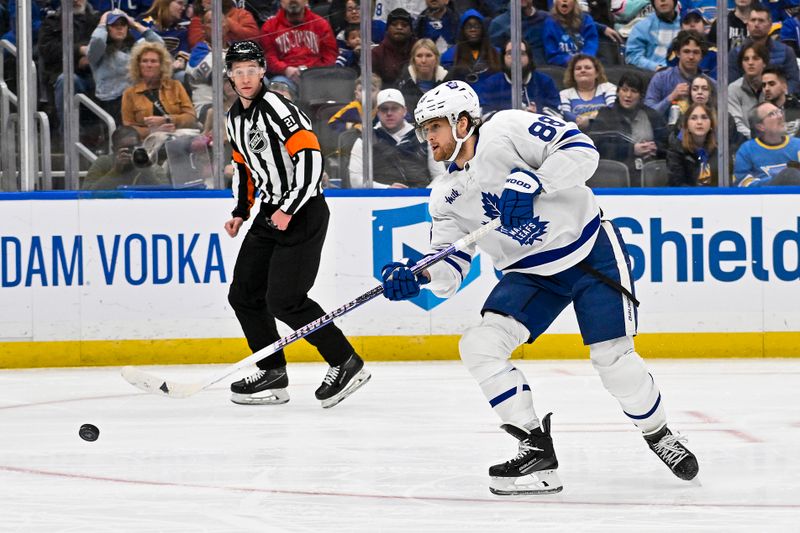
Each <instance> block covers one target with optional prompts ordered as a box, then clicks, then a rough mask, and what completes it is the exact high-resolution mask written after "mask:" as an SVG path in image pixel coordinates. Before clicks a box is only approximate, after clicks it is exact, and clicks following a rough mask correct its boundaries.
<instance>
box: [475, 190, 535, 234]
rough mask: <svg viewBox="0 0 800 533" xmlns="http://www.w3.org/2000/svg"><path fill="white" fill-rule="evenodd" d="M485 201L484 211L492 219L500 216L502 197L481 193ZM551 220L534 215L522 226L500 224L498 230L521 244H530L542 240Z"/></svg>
mask: <svg viewBox="0 0 800 533" xmlns="http://www.w3.org/2000/svg"><path fill="white" fill-rule="evenodd" d="M481 198H482V202H483V213H484V214H485V215H486V216H487V217H489V218H490V219H495V218H497V217H499V216H500V209H498V207H497V206H499V205H500V197H499V196H497V195H496V194H491V193H486V192H483V193H481ZM549 224H550V222H548V221H546V220H540V219H539V217H533V221H532V222H529V223H528V224H525V225H524V226H520V227H518V228H506V227H505V226H500V227H499V228H497V231H499V232H500V233H502V234H503V235H508V236H509V237H511V238H512V239H514V240H515V241H517V242H518V243H519V245H520V246H530V245H532V244H533V243H535V242H536V241H541V240H542V236H543V235H544V234H545V233H547V226H548V225H549Z"/></svg>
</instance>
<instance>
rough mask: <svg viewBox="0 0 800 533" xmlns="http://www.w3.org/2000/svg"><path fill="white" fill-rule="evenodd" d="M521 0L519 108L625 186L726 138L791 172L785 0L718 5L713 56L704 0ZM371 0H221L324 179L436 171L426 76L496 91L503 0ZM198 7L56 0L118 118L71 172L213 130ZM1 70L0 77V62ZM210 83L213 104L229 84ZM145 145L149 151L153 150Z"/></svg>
mask: <svg viewBox="0 0 800 533" xmlns="http://www.w3.org/2000/svg"><path fill="white" fill-rule="evenodd" d="M17 3H18V0H0V35H2V38H3V39H5V40H8V41H10V42H11V43H15V42H16V27H15V22H16V21H15V13H16V9H17ZM520 4H521V13H520V16H521V22H522V26H521V36H522V41H521V42H520V52H519V53H520V59H521V65H520V66H521V72H522V94H521V102H522V104H521V108H522V109H524V110H527V111H529V112H532V113H545V114H551V115H554V116H560V117H563V118H564V119H566V120H569V121H574V122H575V123H576V124H577V125H578V127H579V128H580V129H581V130H583V131H585V132H587V133H588V134H589V135H590V136H591V137H592V138H593V140H594V141H595V144H596V145H597V147H598V151H599V152H600V156H601V158H602V159H609V160H613V161H617V162H621V163H622V164H623V165H624V166H625V167H626V168H627V170H628V175H629V183H630V184H631V185H632V186H641V185H643V184H644V183H643V181H642V169H643V168H645V167H646V166H647V165H648V163H651V162H655V161H661V162H663V163H664V164H663V166H662V168H663V169H664V173H665V174H664V176H663V184H664V185H670V186H717V185H719V183H720V180H719V176H718V163H717V158H718V153H719V152H720V151H722V152H723V153H725V154H726V155H729V166H730V168H731V169H732V173H731V177H732V181H733V184H734V185H738V186H754V185H767V184H800V179H798V178H800V172H799V171H798V170H797V169H798V167H800V161H798V160H799V159H800V140H798V139H797V138H796V137H795V136H796V135H797V134H798V133H800V101H798V96H800V70H798V59H797V54H798V48H799V47H800V1H798V0H775V1H771V2H769V3H767V4H760V3H757V2H755V1H753V0H734V1H733V2H732V3H731V5H732V6H733V8H732V9H730V10H729V12H728V13H727V14H723V16H727V26H728V38H727V40H728V52H727V57H726V63H722V64H720V63H719V58H718V56H717V47H716V44H717V43H716V38H717V37H716V36H717V22H716V18H717V15H718V14H717V13H716V2H710V1H704V0H649V1H647V0H628V1H626V2H621V3H620V2H602V1H599V0H588V1H586V0H521V1H520ZM374 6H375V7H374V12H373V13H374V14H373V20H372V21H371V25H370V28H371V34H372V39H371V42H369V43H367V42H365V41H363V40H362V35H361V24H360V23H361V1H360V0H222V20H221V21H220V24H221V27H222V35H223V48H227V46H228V45H229V44H230V43H232V42H236V41H240V40H255V41H257V42H259V43H260V45H261V46H262V48H263V49H264V51H265V55H266V60H267V80H265V81H266V83H267V84H268V88H269V89H270V90H274V91H277V92H281V93H282V94H284V95H285V96H286V98H289V99H291V100H294V101H296V102H298V104H299V105H300V106H301V109H303V110H304V111H305V112H306V113H307V114H308V115H309V117H310V118H311V120H312V122H313V123H314V125H315V129H316V133H317V134H318V136H319V137H320V141H321V145H322V148H323V151H324V155H325V156H326V159H327V162H326V171H327V172H328V174H329V176H328V177H329V178H330V179H329V182H328V183H330V184H332V185H333V184H336V183H341V184H342V186H349V187H362V186H366V185H367V184H368V183H370V181H371V183H372V186H374V187H425V186H428V185H429V184H430V183H431V182H432V181H433V180H435V179H437V177H438V176H440V175H441V174H443V173H444V171H445V169H444V166H443V165H441V164H436V163H435V162H433V161H432V158H431V156H430V154H429V153H428V151H427V149H426V146H425V145H424V144H423V143H420V142H419V141H418V140H417V139H416V136H415V135H414V131H413V110H414V108H415V106H416V103H417V102H418V101H419V99H420V98H421V97H422V95H423V94H424V93H425V92H427V91H429V90H431V89H432V88H434V87H436V86H437V85H438V84H440V83H444V82H447V81H450V80H463V81H466V82H467V83H469V84H470V85H471V86H472V87H473V88H474V89H475V91H476V92H477V94H478V95H479V97H480V100H481V104H482V110H483V114H484V120H492V118H493V116H494V115H495V114H496V113H498V112H501V111H503V110H505V109H509V108H510V107H511V105H512V87H513V86H512V82H511V72H512V43H511V41H510V38H511V31H510V24H511V13H509V11H508V8H509V2H507V1H506V2H501V1H499V0H377V1H376V2H374ZM31 9H32V13H31V15H32V17H31V19H32V30H33V33H34V43H35V45H34V46H35V60H36V65H37V68H38V70H37V75H38V77H39V79H38V82H39V88H40V92H41V94H40V95H39V100H40V109H43V110H45V111H46V112H48V114H50V116H51V117H53V119H51V121H52V123H53V124H52V128H53V135H54V137H56V138H59V137H60V135H61V129H62V128H63V116H64V112H65V110H64V109H63V90H64V89H63V87H64V75H63V72H62V69H63V54H64V53H65V51H64V49H63V45H62V37H63V36H62V24H61V18H62V13H61V8H60V2H58V1H56V0H35V1H34V2H32V5H31ZM215 23H216V21H215V20H214V19H213V10H212V0H194V1H193V2H191V3H189V0H123V1H122V2H121V3H120V2H119V1H117V0H115V1H114V2H111V0H73V31H72V33H71V35H72V41H73V49H72V50H71V51H68V52H66V53H71V54H72V55H73V58H74V76H73V86H74V91H75V92H76V93H82V94H85V95H87V96H88V97H89V98H91V99H92V100H93V101H94V102H96V103H97V104H98V105H99V106H100V108H102V109H103V110H104V111H105V112H106V113H108V115H109V116H110V117H111V118H112V119H113V121H114V123H115V124H116V125H117V130H116V132H115V135H114V137H113V139H112V141H113V142H112V145H113V152H112V153H111V154H107V155H105V156H104V157H102V158H100V159H98V160H97V161H96V162H95V167H97V168H93V169H92V172H90V173H89V175H90V177H87V179H86V180H85V186H86V187H97V186H98V184H100V185H103V184H105V185H108V184H117V183H118V182H117V181H114V180H113V179H110V178H109V179H105V178H102V176H103V175H104V172H105V171H107V170H108V169H111V170H115V169H116V171H120V172H121V171H122V170H124V171H125V172H128V174H130V172H131V170H130V164H131V163H130V160H129V154H128V153H127V152H129V151H130V150H129V149H133V148H134V147H136V146H141V145H142V144H143V143H144V142H145V140H147V139H148V138H150V139H151V145H153V143H154V141H152V139H153V138H156V139H161V140H164V139H169V138H173V137H174V136H176V135H182V134H187V135H189V134H191V135H194V136H196V137H198V138H200V139H203V140H204V142H205V145H206V146H210V145H211V144H212V143H213V139H211V137H212V135H211V131H212V127H211V124H212V123H213V118H214V113H212V112H211V111H212V102H213V94H214V93H213V87H212V72H213V63H212V43H211V41H212V38H211V34H212V29H213V28H214V25H215ZM365 50H366V51H367V52H369V53H370V54H371V62H372V70H373V73H374V74H373V78H372V80H371V83H370V89H371V91H370V93H371V98H372V105H371V108H372V117H371V121H372V125H373V129H372V132H371V135H372V141H371V142H372V146H373V176H372V179H371V180H367V179H365V177H364V176H363V175H362V170H361V161H362V151H363V144H362V143H363V139H362V136H363V132H361V116H362V105H361V101H362V94H363V92H364V87H363V85H364V84H362V83H361V80H360V78H359V79H358V80H356V77H357V76H359V75H360V73H361V71H360V69H361V58H362V57H363V53H364V51H365ZM223 53H224V50H223ZM13 59H14V58H13V57H10V56H9V55H8V54H5V55H4V57H3V61H4V63H5V66H6V68H5V70H4V71H5V75H6V78H13V77H14V68H13ZM718 68H727V74H728V87H727V112H728V117H727V118H728V123H729V129H728V132H727V133H728V139H729V146H719V145H718V133H719V132H718V124H719V120H718V117H717V100H718V98H717V93H718V88H717V81H716V80H717V77H718V76H717V74H718ZM323 69H336V71H337V72H340V73H347V74H346V75H345V76H344V77H337V78H336V80H337V81H334V82H330V83H331V84H332V85H336V84H339V86H338V87H335V89H336V90H335V91H334V90H333V89H334V88H332V92H331V94H333V93H336V96H331V97H327V98H323V99H322V100H319V101H318V100H312V99H309V98H308V95H307V93H308V91H309V89H308V87H309V85H311V84H325V83H326V82H325V80H326V78H325V77H324V76H322V77H321V76H312V74H313V73H314V72H315V71H316V72H321V71H323ZM325 72H328V73H330V72H332V70H327V71H325ZM341 80H345V81H346V83H343V82H342V81H341ZM6 81H7V82H8V83H9V84H10V86H13V83H14V80H13V79H7V80H6ZM224 85H225V90H226V94H225V98H224V100H225V102H226V103H225V108H226V109H227V106H228V105H229V104H230V102H231V101H232V100H233V99H234V98H235V94H233V93H232V92H231V90H230V87H228V84H227V82H226V83H225V84H224ZM316 89H317V90H320V87H316ZM321 93H324V91H321ZM351 99H352V101H351ZM80 120H81V131H82V132H83V131H92V130H91V124H92V121H93V117H91V115H88V116H87V114H86V113H82V114H81V116H80ZM134 133H135V134H136V137H137V138H136V139H135V141H134V140H132V139H133V134H134ZM200 142H201V141H193V142H192V143H191V145H192V146H193V147H194V148H196V147H197V146H199V143H200ZM100 144H102V143H96V145H100ZM158 145H159V143H158V142H155V146H158ZM194 148H193V149H194ZM121 154H122V155H121ZM151 155H152V156H153V158H154V163H157V162H159V161H161V162H163V155H162V156H161V157H159V156H158V154H157V153H156V154H151ZM98 161H99V163H98ZM101 171H102V172H101ZM123 174H124V175H127V174H125V173H124V172H123ZM136 176H137V177H136V178H135V181H136V183H141V184H144V185H157V184H160V183H169V179H167V178H165V177H164V176H163V175H160V174H158V173H142V172H141V171H140V170H139V169H138V168H137V169H136ZM128 178H130V176H128ZM128 178H125V179H128ZM130 179H133V178H130ZM122 181H125V180H124V179H123V180H122Z"/></svg>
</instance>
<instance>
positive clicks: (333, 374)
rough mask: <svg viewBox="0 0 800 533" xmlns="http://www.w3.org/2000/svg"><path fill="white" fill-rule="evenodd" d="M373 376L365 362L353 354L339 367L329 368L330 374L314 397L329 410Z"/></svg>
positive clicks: (326, 376)
mask: <svg viewBox="0 0 800 533" xmlns="http://www.w3.org/2000/svg"><path fill="white" fill-rule="evenodd" d="M371 377H372V375H371V374H370V373H369V370H367V369H366V368H364V360H363V359H361V358H360V357H359V356H358V354H357V353H353V354H352V355H351V356H350V357H348V358H347V359H346V360H345V362H344V363H342V364H341V365H339V366H331V367H328V373H327V374H326V375H325V379H324V380H323V381H322V385H320V386H319V388H318V389H317V391H316V392H315V393H314V395H315V396H316V397H317V400H320V401H321V402H322V407H323V408H324V409H328V408H329V407H333V406H334V405H336V404H337V403H339V402H341V401H342V400H344V399H345V398H347V397H348V396H350V395H351V394H353V393H354V392H355V391H357V390H358V389H360V388H361V387H362V386H363V385H364V384H365V383H366V382H367V381H369V378H371Z"/></svg>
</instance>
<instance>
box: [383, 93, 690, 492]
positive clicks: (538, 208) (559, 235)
mask: <svg viewBox="0 0 800 533" xmlns="http://www.w3.org/2000/svg"><path fill="white" fill-rule="evenodd" d="M414 118H415V119H416V122H417V127H418V130H417V131H418V134H419V135H420V136H421V140H422V138H424V139H425V140H427V142H428V144H429V145H430V147H431V150H432V152H433V154H434V158H435V159H436V160H437V161H450V162H451V164H450V166H449V168H448V172H447V173H446V174H445V175H444V176H442V178H441V179H440V180H439V181H438V182H437V184H436V185H434V187H433V190H432V191H431V195H430V207H429V209H430V213H431V220H432V221H433V223H432V228H431V245H432V247H433V248H434V250H438V249H442V248H446V247H447V246H449V245H450V244H451V243H453V242H455V241H456V240H457V239H459V238H461V237H463V236H464V234H466V233H468V232H470V231H474V230H475V228H478V227H480V226H482V225H483V224H486V223H487V222H488V221H489V220H491V219H495V218H500V220H501V223H502V225H501V226H500V227H499V228H498V229H497V230H495V231H493V232H491V233H490V234H489V235H487V236H485V237H484V238H483V239H482V240H481V241H480V243H479V244H478V246H480V247H481V250H482V251H483V252H484V253H485V254H486V255H488V256H490V257H491V259H492V262H493V263H494V265H495V268H497V269H498V270H501V271H502V272H503V274H504V275H503V277H502V278H501V279H500V281H499V282H498V283H497V285H496V286H495V288H494V289H493V290H492V292H491V294H489V297H488V298H487V300H486V302H485V303H484V304H483V309H482V314H483V319H482V321H481V322H480V324H478V325H476V326H474V327H471V328H469V329H468V330H467V331H466V332H465V333H464V335H463V337H462V338H461V341H460V342H459V351H460V353H461V359H462V360H463V361H464V364H465V365H466V366H467V368H468V369H469V371H470V373H471V374H472V376H473V377H474V378H475V379H476V381H477V382H478V384H479V386H480V388H481V390H482V391H483V393H484V395H485V396H486V399H487V400H488V401H489V405H490V406H491V407H492V408H493V409H494V411H495V413H497V415H498V416H499V418H500V420H501V421H502V426H501V427H502V429H504V430H505V431H506V432H508V433H510V434H511V435H512V436H514V437H515V438H516V439H517V440H518V441H519V448H518V450H519V453H518V454H517V455H516V456H515V457H514V458H512V459H511V460H509V461H506V462H504V463H500V464H497V465H494V466H492V467H491V468H490V469H489V476H490V482H489V483H490V484H489V488H490V490H491V491H492V492H493V493H495V494H502V495H513V494H542V493H553V492H558V491H560V490H561V488H562V485H561V480H560V479H559V476H558V474H557V470H558V459H557V458H556V453H555V449H554V446H553V440H552V437H551V434H550V415H549V414H548V415H547V416H545V417H544V418H542V419H540V418H539V417H538V416H537V414H536V411H535V410H534V407H533V396H532V390H531V387H530V385H528V381H527V379H526V378H525V376H524V375H523V373H522V371H520V369H518V368H516V367H515V366H514V365H513V364H512V363H511V361H509V359H510V357H511V352H512V351H513V350H514V349H515V348H516V347H517V346H519V345H521V344H523V343H526V342H533V341H534V340H535V339H536V338H537V337H538V336H539V335H541V334H542V333H544V331H545V330H546V329H547V328H548V327H549V326H550V324H551V323H552V322H553V320H555V319H556V317H557V316H558V315H559V314H560V313H561V311H562V310H563V309H564V308H566V307H567V306H568V305H569V304H570V303H571V304H573V307H574V309H575V313H576V315H577V319H578V325H579V327H580V331H581V335H582V337H583V342H584V343H585V344H587V345H588V346H589V353H590V357H591V360H592V364H593V366H594V367H595V369H596V370H597V372H598V373H599V375H600V379H601V381H602V382H603V385H604V386H605V388H606V389H607V390H608V392H610V393H611V395H612V396H614V398H616V400H617V401H618V402H619V404H620V407H622V411H623V412H624V413H625V414H626V415H627V416H628V418H629V419H630V420H631V421H632V422H633V423H634V424H635V425H636V426H637V427H638V428H639V429H640V430H641V431H642V433H643V435H644V438H645V441H646V442H647V445H648V446H649V447H650V449H652V450H653V452H655V454H656V455H657V456H658V458H659V459H661V461H663V462H664V463H665V464H666V465H667V466H668V467H669V468H670V470H671V471H672V472H673V473H674V474H675V475H676V476H678V477H679V478H681V479H686V480H688V479H692V478H694V477H695V476H696V475H697V472H698V465H697V459H696V458H695V456H694V454H692V452H690V451H689V450H688V449H687V448H686V447H685V446H684V445H683V442H685V438H684V437H682V436H680V435H673V434H672V432H671V431H670V430H669V428H668V427H667V415H666V412H665V410H664V403H663V402H662V399H661V393H660V392H659V389H658V386H657V385H656V382H655V380H654V379H653V377H652V376H651V375H650V374H649V373H648V371H647V367H646V366H645V364H644V361H643V360H642V358H641V357H640V356H639V354H638V353H636V351H635V349H634V346H633V336H634V335H635V334H636V321H637V314H636V308H635V305H636V304H637V303H638V302H637V300H636V298H635V296H634V294H633V292H634V289H633V279H632V277H631V272H630V259H629V258H628V255H627V252H626V250H625V243H624V242H623V241H622V238H621V236H620V234H619V231H618V230H617V228H616V227H615V226H614V224H613V223H612V222H611V221H604V220H602V219H601V213H600V209H599V207H598V205H597V202H596V200H595V197H594V194H592V191H591V190H590V189H589V188H588V187H587V186H586V180H588V179H589V178H590V177H591V176H592V174H593V173H594V171H595V169H596V168H597V160H598V155H597V150H596V149H595V147H594V145H593V144H592V141H591V139H589V137H587V136H586V135H584V134H583V133H581V131H580V130H579V129H578V127H577V126H576V125H575V124H574V123H572V122H565V121H563V120H560V119H556V118H554V117H550V116H546V115H539V114H536V113H529V112H527V111H518V110H509V111H500V112H499V113H497V114H496V115H495V116H494V118H492V119H491V120H490V121H489V122H487V123H486V124H484V125H483V126H481V125H480V122H481V110H480V104H479V102H478V96H477V95H476V94H475V91H473V90H472V88H471V87H470V86H469V85H467V84H466V83H463V82H460V81H450V82H446V83H443V84H441V85H439V86H438V87H436V88H434V89H432V90H430V91H428V92H427V93H425V95H424V96H423V97H422V98H421V99H420V101H419V104H417V109H416V111H415V113H414ZM479 128H480V129H479ZM474 251H475V250H474V246H473V247H472V248H471V249H468V250H465V251H464V252H459V253H456V254H453V255H452V256H451V257H450V258H448V259H447V260H445V261H442V262H440V263H437V264H435V265H433V266H431V267H429V268H428V269H426V270H425V271H423V272H422V273H420V274H417V275H415V274H414V272H413V271H412V270H411V269H410V268H409V266H410V265H409V264H407V263H399V262H398V263H390V264H388V265H386V266H385V267H384V268H383V279H384V283H383V288H384V295H385V296H386V297H387V298H389V299H392V300H402V299H405V298H411V297H413V296H416V295H417V294H419V291H420V285H423V284H426V287H428V288H430V290H431V291H433V293H434V294H436V295H437V296H439V297H443V298H444V297H449V296H452V295H453V294H455V293H456V291H457V290H458V288H459V286H460V285H461V282H462V280H463V279H464V278H465V277H466V276H467V274H468V273H469V267H470V264H471V262H472V256H473V255H474Z"/></svg>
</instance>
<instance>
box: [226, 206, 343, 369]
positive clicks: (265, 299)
mask: <svg viewBox="0 0 800 533" xmlns="http://www.w3.org/2000/svg"><path fill="white" fill-rule="evenodd" d="M275 209H276V207H275V206H270V205H268V204H262V205H261V209H260V211H259V213H258V215H257V216H256V218H255V219H254V220H253V224H252V226H251V227H250V230H249V231H248V232H247V235H245V238H244V242H243V243H242V247H241V249H240V250H239V256H238V257H237V258H236V266H235V267H234V270H233V280H232V282H231V288H230V291H229V293H228V301H229V302H230V304H231V306H232V307H233V310H234V311H235V312H236V318H238V319H239V324H241V326H242V330H243V331H244V335H245V337H246V338H247V344H248V345H249V346H250V349H251V350H252V351H253V352H256V351H258V350H260V349H261V348H264V347H265V346H269V345H270V344H272V343H273V342H275V341H277V340H278V339H280V336H279V335H278V329H277V327H276V325H275V319H276V318H277V319H278V320H280V321H281V322H283V323H285V324H286V325H288V326H289V327H290V328H292V329H298V328H300V327H302V326H305V325H306V324H308V323H309V322H312V321H314V320H316V319H317V318H319V317H321V316H322V315H324V314H325V311H323V310H322V308H321V307H320V306H319V304H317V302H315V301H314V300H312V299H310V298H309V297H308V291H309V290H311V287H312V286H313V285H314V280H315V279H316V277H317V272H318V271H319V261H320V254H321V253H322V245H323V243H324V242H325V233H326V232H327V230H328V218H329V217H330V211H329V210H328V205H327V203H326V202H325V197H324V196H322V195H319V196H315V197H313V198H311V199H310V200H309V201H308V202H307V203H306V204H305V205H304V206H303V207H302V208H301V209H300V211H298V212H297V213H295V214H294V215H293V216H292V220H291V222H289V227H288V228H287V229H286V230H285V231H278V230H277V229H274V228H271V227H269V226H268V225H267V221H268V220H269V217H270V216H271V215H272V213H273V212H274V211H275ZM305 339H306V340H307V341H308V342H309V343H311V344H312V345H313V346H314V347H315V348H316V349H317V350H318V351H319V353H320V354H321V355H322V357H323V358H324V359H325V361H327V362H328V364H329V365H331V366H339V365H340V364H342V363H343V362H344V361H345V360H346V359H347V358H348V357H349V356H350V354H352V353H353V352H354V351H355V350H354V349H353V346H352V345H351V344H350V342H349V341H348V340H347V338H346V337H345V336H344V334H343V333H342V331H341V330H340V329H339V328H337V327H336V326H335V325H334V324H333V323H330V324H328V325H327V326H324V327H322V328H320V329H318V330H317V331H315V332H314V333H311V334H309V335H308V336H306V337H305ZM257 364H258V367H259V368H261V369H264V370H269V369H272V368H279V367H282V366H286V356H285V355H284V353H283V350H279V351H277V352H275V353H274V354H272V355H270V356H268V357H266V358H265V359H262V360H261V361H259V362H258V363H257Z"/></svg>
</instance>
